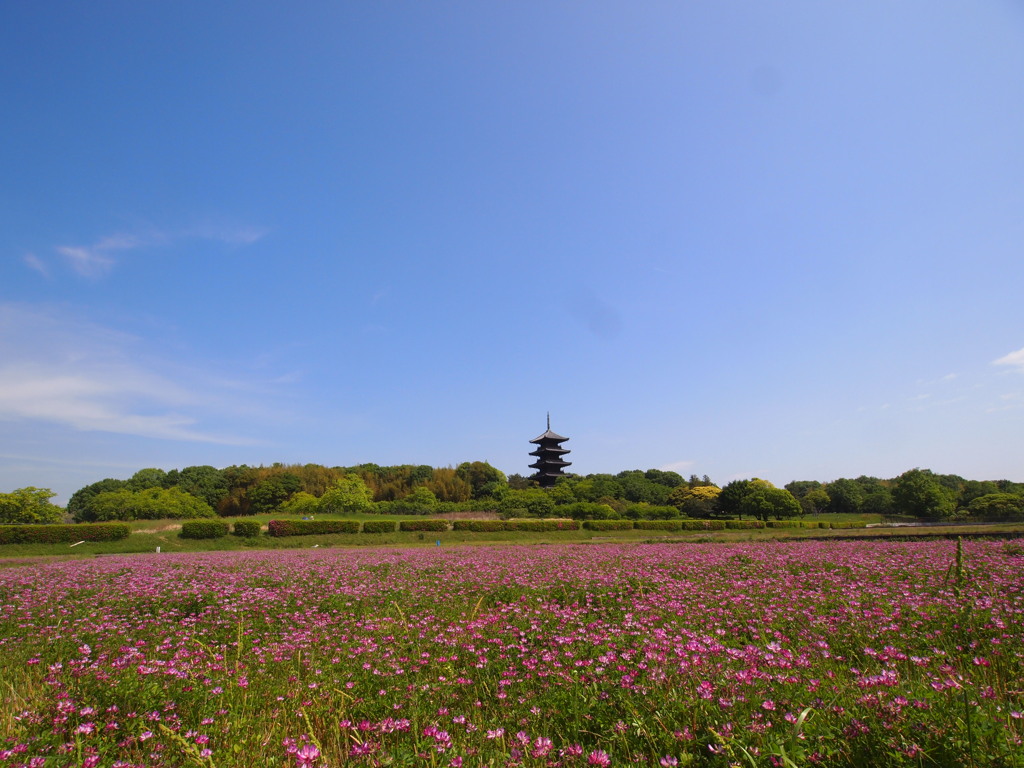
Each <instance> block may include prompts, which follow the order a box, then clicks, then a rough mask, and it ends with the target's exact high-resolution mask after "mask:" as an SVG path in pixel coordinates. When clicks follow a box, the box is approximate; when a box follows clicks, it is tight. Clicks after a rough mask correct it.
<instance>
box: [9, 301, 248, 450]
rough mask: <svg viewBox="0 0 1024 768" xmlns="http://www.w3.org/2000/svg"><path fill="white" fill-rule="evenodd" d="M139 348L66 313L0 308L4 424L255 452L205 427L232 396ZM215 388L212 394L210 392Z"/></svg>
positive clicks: (119, 335) (242, 441)
mask: <svg viewBox="0 0 1024 768" xmlns="http://www.w3.org/2000/svg"><path fill="white" fill-rule="evenodd" d="M139 346H140V344H139V340H137V339H135V338H134V337H132V336H131V335H129V334H123V333H120V332H117V331H114V330H111V329H108V328H104V327H102V326H98V325H95V324H92V323H90V322H88V321H86V320H83V319H82V318H77V317H73V316H72V315H71V314H70V313H68V312H67V311H65V310H54V309H51V308H37V307H26V306H23V305H15V304H6V305H0V419H3V420H7V421H40V422H47V423H51V424H58V425H63V426H65V427H70V428H72V429H75V430H80V431H100V432H111V433H117V434H124V435H136V436H141V437H149V438H156V439H164V440H178V441H189V442H204V443H220V444H229V445H244V444H252V443H253V442H254V441H252V440H249V439H246V438H240V437H236V436H232V435H227V434H221V433H220V432H218V431H217V430H214V429H211V428H207V427H204V426H203V417H204V416H208V415H209V414H210V412H211V411H215V410H217V409H218V408H219V407H221V406H223V403H224V402H225V401H229V400H230V399H231V398H233V397H234V393H231V394H230V395H229V394H228V393H221V392H218V391H217V390H216V389H215V385H213V384H212V382H210V381H209V380H206V379H200V378H198V377H196V376H190V377H185V379H184V380H176V379H172V378H171V377H169V376H168V375H167V374H166V373H162V372H161V371H160V370H159V368H160V366H159V365H155V364H152V363H146V362H143V361H142V360H143V358H142V357H141V356H140V355H138V354H137V353H138V348H139ZM211 387H214V389H212V390H211Z"/></svg>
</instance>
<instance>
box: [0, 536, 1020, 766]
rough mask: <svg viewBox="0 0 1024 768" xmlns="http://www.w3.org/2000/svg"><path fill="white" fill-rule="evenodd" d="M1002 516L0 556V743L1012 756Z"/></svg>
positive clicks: (750, 759) (510, 755)
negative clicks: (533, 542) (664, 536)
mask: <svg viewBox="0 0 1024 768" xmlns="http://www.w3.org/2000/svg"><path fill="white" fill-rule="evenodd" d="M1022 566H1024V548H1022V547H1021V546H1020V544H1018V543H1017V542H990V541H984V542H982V541H977V542H975V541H969V542H964V543H963V545H962V556H959V557H958V553H957V544H956V542H951V541H922V542H896V541H893V542H886V541H883V542H877V541H875V542H858V541H790V542H780V541H757V542H743V543H723V544H720V545H715V546H707V545H701V544H688V543H674V544H643V543H635V542H632V543H631V542H614V543H595V544H593V545H592V546H570V545H552V546H529V547H524V546H498V547H490V546H479V547H441V548H437V547H418V548H402V549H399V548H380V547H360V548H337V549H323V548H321V549H316V550H310V549H305V550H290V551H261V550H250V551H233V552H216V553H213V552H211V553H173V554H161V555H156V554H146V555H136V556H109V557H99V558H91V559H78V560H49V561H36V562H23V563H22V564H21V565H20V567H10V568H4V569H0V681H2V688H0V696H2V698H3V704H4V706H3V707H2V708H0V766H33V768H40V767H42V766H89V767H93V766H118V767H119V768H126V767H127V766H208V767H209V766H218V767H225V766H288V767H289V768H313V767H314V766H316V767H319V766H342V765H346V766H347V765H367V766H373V765H418V766H452V767H453V768H459V767H460V766H481V765H483V766H524V767H525V766H595V765H596V766H605V765H629V764H633V765H659V764H660V765H666V766H674V765H695V766H697V765H699V766H723V767H724V766H733V765H741V766H805V765H806V766H812V765H827V766H869V765H871V766H875V765H877V766H1024V741H1022V739H1024V684H1022V682H1021V681H1022V680H1024V580H1022V579H1021V576H1020V574H1021V567H1022Z"/></svg>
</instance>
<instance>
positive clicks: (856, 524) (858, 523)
mask: <svg viewBox="0 0 1024 768" xmlns="http://www.w3.org/2000/svg"><path fill="white" fill-rule="evenodd" d="M831 525H832V527H833V528H867V527H868V524H867V523H866V522H864V521H863V520H850V521H848V522H843V523H839V522H832V523H831Z"/></svg>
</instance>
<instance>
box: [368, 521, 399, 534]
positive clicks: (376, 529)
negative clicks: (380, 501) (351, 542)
mask: <svg viewBox="0 0 1024 768" xmlns="http://www.w3.org/2000/svg"><path fill="white" fill-rule="evenodd" d="M397 530H398V523H397V522H395V521H394V520H367V521H365V522H364V523H363V533H394V532H395V531H397Z"/></svg>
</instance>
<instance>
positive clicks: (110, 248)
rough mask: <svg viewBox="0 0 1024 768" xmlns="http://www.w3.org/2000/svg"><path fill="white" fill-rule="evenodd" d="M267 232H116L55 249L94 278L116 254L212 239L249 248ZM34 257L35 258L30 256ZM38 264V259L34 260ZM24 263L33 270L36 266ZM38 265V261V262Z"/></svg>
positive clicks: (233, 229)
mask: <svg viewBox="0 0 1024 768" xmlns="http://www.w3.org/2000/svg"><path fill="white" fill-rule="evenodd" d="M267 232H268V230H266V229H261V228H259V227H211V226H204V227H199V228H196V229H188V230H181V231H177V232H168V231H159V230H148V231H145V232H140V233H118V234H114V235H109V236H107V237H104V238H101V239H100V240H98V241H97V242H95V243H93V244H92V245H58V246H57V247H56V248H55V250H56V251H57V253H59V254H60V255H61V256H63V257H64V258H65V260H66V261H67V262H68V264H69V265H70V266H71V268H72V269H73V270H74V271H75V272H77V273H78V274H80V275H82V276H83V277H90V278H97V277H100V276H102V275H104V274H106V273H107V272H109V271H110V270H111V269H112V268H113V267H114V265H115V264H116V263H117V259H116V258H115V256H116V254H118V253H119V252H126V251H134V250H140V249H144V248H153V247H156V246H163V245H168V244H171V243H175V242H178V241H183V240H196V239H198V240H212V241H215V242H220V243H224V244H225V245H232V246H243V245H251V244H252V243H255V242H256V241H258V240H260V239H262V238H263V237H264V236H265V235H266V234H267ZM33 258H35V257H33ZM36 262H38V259H36ZM26 263H28V264H29V266H31V267H33V268H37V269H38V267H37V266H36V265H35V264H33V263H30V262H29V261H28V258H27V257H26ZM39 264H40V265H41V266H45V265H42V264H41V262H39Z"/></svg>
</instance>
